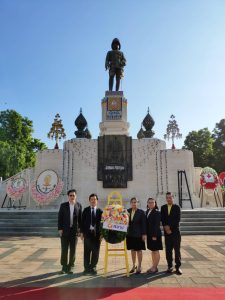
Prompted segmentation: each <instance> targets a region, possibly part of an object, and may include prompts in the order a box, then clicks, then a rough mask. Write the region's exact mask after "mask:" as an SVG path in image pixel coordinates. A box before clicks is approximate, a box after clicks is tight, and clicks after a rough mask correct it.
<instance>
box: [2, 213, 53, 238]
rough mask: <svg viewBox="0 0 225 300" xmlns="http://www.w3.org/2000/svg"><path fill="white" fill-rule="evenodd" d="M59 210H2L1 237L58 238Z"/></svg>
mask: <svg viewBox="0 0 225 300" xmlns="http://www.w3.org/2000/svg"><path fill="white" fill-rule="evenodd" d="M57 216H58V210H49V211H46V210H44V211H41V210H38V211H37V210H12V209H11V210H0V236H43V237H57V236H58V228H57Z"/></svg>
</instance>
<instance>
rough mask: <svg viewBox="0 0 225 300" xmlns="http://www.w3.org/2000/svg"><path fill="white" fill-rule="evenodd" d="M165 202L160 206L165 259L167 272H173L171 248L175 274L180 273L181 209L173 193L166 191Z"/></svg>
mask: <svg viewBox="0 0 225 300" xmlns="http://www.w3.org/2000/svg"><path fill="white" fill-rule="evenodd" d="M166 201H167V204H165V205H163V206H162V207H161V220H162V225H163V229H164V235H165V245H166V260H167V264H168V269H167V273H172V272H173V249H174V252H175V264H176V265H175V268H176V274H177V275H181V274H182V271H181V269H180V266H181V254H180V244H181V235H180V228H179V225H180V215H181V210H180V207H179V205H177V204H174V203H173V202H174V199H173V195H172V194H171V193H170V192H168V193H166Z"/></svg>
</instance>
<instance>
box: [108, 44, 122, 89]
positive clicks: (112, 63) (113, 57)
mask: <svg viewBox="0 0 225 300" xmlns="http://www.w3.org/2000/svg"><path fill="white" fill-rule="evenodd" d="M111 48H112V50H111V51H108V53H107V55H106V59H105V69H106V70H108V69H109V91H112V89H113V81H114V77H115V75H116V91H119V87H120V80H121V78H122V77H123V68H124V66H126V58H125V57H124V54H123V52H122V51H120V48H121V45H120V41H119V40H118V39H114V40H113V41H112V44H111Z"/></svg>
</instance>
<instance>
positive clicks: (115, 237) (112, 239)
mask: <svg viewBox="0 0 225 300" xmlns="http://www.w3.org/2000/svg"><path fill="white" fill-rule="evenodd" d="M104 222H108V223H109V227H110V223H111V222H112V223H114V224H123V225H128V223H129V214H128V212H127V210H126V209H124V208H123V206H121V205H118V204H112V205H107V206H106V207H105V209H104V212H103V214H102V222H101V224H102V228H101V234H102V237H103V238H104V239H105V240H106V242H108V243H110V244H117V243H120V242H122V241H123V240H124V239H125V238H126V235H127V233H126V232H123V231H117V230H112V229H105V228H103V223H104Z"/></svg>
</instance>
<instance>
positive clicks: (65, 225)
mask: <svg viewBox="0 0 225 300" xmlns="http://www.w3.org/2000/svg"><path fill="white" fill-rule="evenodd" d="M67 196H68V201H67V202H64V203H62V204H61V206H60V209H59V214H58V231H59V236H60V238H61V261H60V262H61V265H62V271H61V274H65V273H68V274H73V269H74V262H75V255H76V246H77V239H78V235H79V233H80V228H81V216H82V206H81V204H80V203H79V202H77V192H76V190H74V189H72V190H69V191H68V192H67ZM68 249H70V253H69V262H68Z"/></svg>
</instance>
